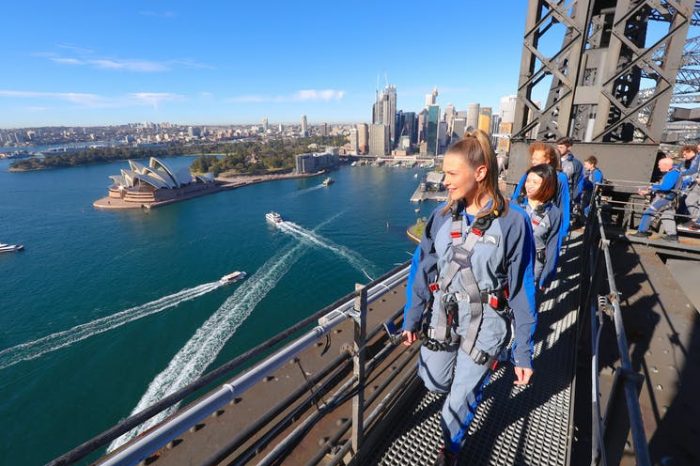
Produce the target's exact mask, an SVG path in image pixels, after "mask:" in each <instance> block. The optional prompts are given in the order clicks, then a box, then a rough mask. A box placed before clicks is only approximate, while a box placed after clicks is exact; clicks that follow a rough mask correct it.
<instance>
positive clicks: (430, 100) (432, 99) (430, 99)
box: [425, 87, 438, 107]
mask: <svg viewBox="0 0 700 466" xmlns="http://www.w3.org/2000/svg"><path fill="white" fill-rule="evenodd" d="M437 97H438V90H437V87H434V88H433V92H431V93H430V94H425V106H426V107H430V106H431V105H435V104H436V103H437Z"/></svg>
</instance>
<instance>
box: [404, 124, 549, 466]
mask: <svg viewBox="0 0 700 466" xmlns="http://www.w3.org/2000/svg"><path fill="white" fill-rule="evenodd" d="M443 171H444V173H445V181H444V184H445V186H446V187H447V189H448V192H449V198H448V199H449V200H448V202H447V203H446V204H441V205H440V206H438V208H437V209H435V210H434V211H433V213H432V214H431V216H430V218H429V219H428V222H427V223H426V226H425V231H424V233H423V237H422V239H421V242H420V244H419V245H418V247H417V248H416V252H415V253H414V255H413V261H412V263H411V271H410V273H409V277H408V283H407V288H408V289H407V294H408V296H407V299H406V307H405V308H404V323H403V339H404V345H406V346H410V345H411V344H413V343H414V342H415V341H416V340H417V339H418V338H419V336H420V338H421V340H422V344H423V346H422V347H421V349H420V357H419V361H418V375H419V376H420V377H421V379H423V383H424V384H425V386H426V388H427V389H428V390H430V391H433V392H437V393H444V394H446V395H447V396H446V397H445V402H444V405H443V407H442V416H441V425H442V433H443V439H444V449H442V450H441V451H440V452H439V453H438V457H437V461H436V464H437V465H455V464H457V462H458V455H459V452H460V451H461V449H462V447H463V445H464V442H465V437H466V434H467V429H468V427H469V423H470V422H471V420H472V419H473V418H474V415H475V413H476V410H477V406H478V403H479V400H480V399H481V393H482V390H483V387H484V386H485V385H486V384H487V383H488V380H489V375H490V372H491V367H492V363H493V362H494V360H495V359H496V357H497V355H499V354H500V353H501V352H502V351H503V349H504V348H505V346H506V345H507V344H508V342H509V338H508V335H509V329H510V328H511V321H514V328H515V342H514V344H513V348H512V354H513V360H512V362H513V365H514V370H515V378H516V380H515V382H514V383H515V384H516V385H527V384H528V383H529V382H530V378H531V377H532V374H533V370H532V355H533V336H534V332H535V327H536V324H537V310H536V308H535V285H534V276H533V264H534V260H535V247H534V239H533V236H532V229H531V228H530V220H529V218H528V216H527V214H526V213H525V212H523V210H522V209H520V208H519V207H517V206H514V205H510V206H509V205H508V203H507V202H506V200H505V198H504V197H503V195H502V194H501V192H500V191H499V189H498V168H497V164H496V157H495V155H494V153H493V150H492V149H491V143H490V141H489V138H488V136H487V135H486V133H484V132H483V131H476V132H474V133H467V134H466V135H465V136H464V138H463V139H461V140H459V141H457V142H456V143H455V144H453V145H452V146H451V147H450V148H449V149H448V150H447V153H446V154H445V159H444V162H443ZM511 309H512V311H511Z"/></svg>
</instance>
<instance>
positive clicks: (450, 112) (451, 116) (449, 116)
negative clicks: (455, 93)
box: [444, 104, 457, 134]
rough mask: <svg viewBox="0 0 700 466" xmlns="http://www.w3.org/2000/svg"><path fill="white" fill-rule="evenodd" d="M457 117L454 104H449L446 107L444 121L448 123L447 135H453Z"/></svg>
mask: <svg viewBox="0 0 700 466" xmlns="http://www.w3.org/2000/svg"><path fill="white" fill-rule="evenodd" d="M456 117H457V112H456V111H455V106H454V105H452V104H447V107H445V114H444V119H445V122H446V123H447V133H448V134H452V125H453V124H454V121H455V118H456Z"/></svg>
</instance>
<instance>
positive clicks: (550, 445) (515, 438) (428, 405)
mask: <svg viewBox="0 0 700 466" xmlns="http://www.w3.org/2000/svg"><path fill="white" fill-rule="evenodd" d="M581 246H582V244H581V242H580V241H579V240H578V239H572V240H570V242H569V244H568V249H567V251H566V253H565V254H564V255H563V256H562V257H561V259H562V261H563V264H562V265H563V266H562V270H561V271H560V275H559V276H560V277H562V278H560V280H558V281H557V282H554V283H553V284H552V286H551V287H550V288H549V290H548V291H547V293H546V295H545V297H544V302H543V304H542V306H541V307H540V314H539V322H538V325H537V333H536V335H535V361H534V369H535V374H534V378H533V381H532V383H531V384H530V386H528V387H524V388H523V387H516V386H514V385H513V380H514V375H513V370H512V365H510V364H508V365H506V366H501V367H500V368H499V369H498V370H497V371H496V372H495V373H494V374H493V375H492V376H491V382H490V383H489V385H488V386H487V387H486V388H485V390H484V394H483V398H482V402H481V404H480V405H479V408H478V410H477V414H476V416H475V418H474V420H473V421H472V423H471V425H470V427H469V437H468V438H467V443H466V446H465V448H464V450H463V453H462V456H461V464H465V465H466V464H469V465H474V466H476V465H494V466H495V465H498V466H502V465H567V464H569V454H570V446H571V438H572V430H573V380H574V372H575V364H574V361H575V350H576V338H577V325H576V321H577V320H576V319H577V315H578V309H577V306H578V290H579V281H578V278H579V275H578V272H577V270H578V269H579V268H580V261H581V259H580V253H581V251H580V249H581ZM417 383H420V381H418V382H417ZM443 400H444V397H442V396H437V395H435V394H432V393H429V392H426V391H425V389H424V388H421V389H420V390H418V391H417V396H415V397H414V398H413V399H412V400H411V401H410V402H408V403H407V404H406V405H404V406H403V408H402V409H401V410H400V412H401V413H403V416H400V417H401V418H400V419H392V420H390V421H389V425H391V426H395V427H393V428H387V429H386V432H391V433H393V434H391V435H388V436H387V437H386V440H385V442H384V443H383V444H380V445H376V446H375V448H374V450H375V451H377V452H378V453H377V454H376V456H375V457H374V458H373V459H372V461H371V464H379V465H387V466H388V465H392V466H393V465H430V464H432V463H433V461H434V460H435V457H436V455H437V452H438V450H439V448H440V447H441V446H442V439H441V428H440V409H441V407H442V403H443Z"/></svg>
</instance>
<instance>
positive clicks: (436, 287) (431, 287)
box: [428, 283, 440, 293]
mask: <svg viewBox="0 0 700 466" xmlns="http://www.w3.org/2000/svg"><path fill="white" fill-rule="evenodd" d="M428 289H429V290H430V292H431V293H435V292H436V291H437V290H439V289H440V285H439V284H437V283H430V284H428Z"/></svg>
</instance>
